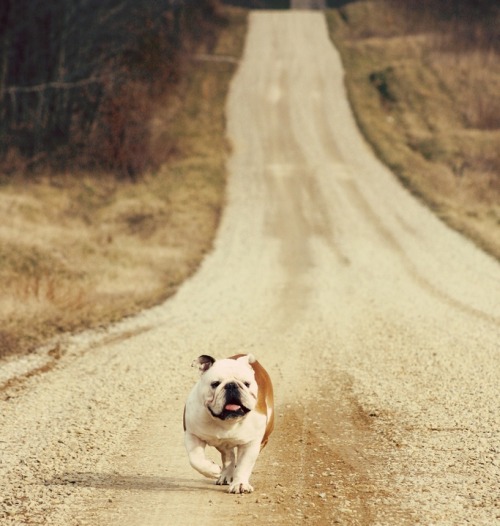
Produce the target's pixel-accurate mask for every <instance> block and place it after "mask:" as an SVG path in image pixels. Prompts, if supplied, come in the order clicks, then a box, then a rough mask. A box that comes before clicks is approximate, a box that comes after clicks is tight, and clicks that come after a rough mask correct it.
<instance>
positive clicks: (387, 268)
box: [0, 11, 500, 526]
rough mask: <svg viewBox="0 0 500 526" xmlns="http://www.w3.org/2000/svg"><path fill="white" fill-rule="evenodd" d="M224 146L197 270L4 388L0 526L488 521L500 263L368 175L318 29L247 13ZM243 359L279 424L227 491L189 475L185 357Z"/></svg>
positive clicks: (496, 471)
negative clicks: (218, 220) (223, 200)
mask: <svg viewBox="0 0 500 526" xmlns="http://www.w3.org/2000/svg"><path fill="white" fill-rule="evenodd" d="M228 133H229V136H230V138H231V140H232V141H233V144H234V153H233V155H232V158H231V161H230V166H229V168H230V171H231V179H230V184H229V189H228V203H227V208H226V211H225V214H224V217H223V220H222V224H221V227H220V231H219V234H218V238H217V241H216V246H215V248H214V251H213V252H212V253H211V255H210V256H209V257H208V258H207V259H206V260H205V262H204V264H203V265H202V267H201V269H200V270H199V272H198V273H197V274H196V275H195V276H194V277H193V278H192V279H191V280H190V281H188V282H187V283H185V285H184V286H183V287H182V288H181V290H180V291H179V293H178V294H177V295H176V296H175V297H174V298H173V299H172V300H170V301H168V302H166V303H165V304H164V305H162V306H160V307H158V308H156V309H153V310H151V311H148V312H145V313H144V314H142V315H141V316H139V317H137V318H134V319H131V320H128V321H125V322H123V323H121V324H119V325H117V326H115V327H111V328H110V329H109V330H107V331H103V332H101V333H91V334H87V335H80V336H79V337H75V338H71V339H69V340H68V341H67V342H66V343H64V344H63V345H62V346H61V348H60V349H54V350H53V352H52V353H51V356H52V357H53V362H50V363H48V364H45V365H44V362H43V360H42V358H40V360H42V361H41V362H40V364H39V371H38V372H37V373H36V374H28V375H25V376H24V377H21V378H19V379H17V380H16V379H13V380H10V381H9V382H6V384H5V385H4V388H3V390H2V391H1V392H0V394H1V402H0V403H1V414H0V455H1V456H0V499H1V500H0V522H1V524H2V525H13V524H15V525H18V524H43V525H57V526H72V525H92V526H98V525H106V526H107V525H121V526H123V525H126V526H135V525H141V526H155V525H181V526H182V525H197V524H204V525H212V524H225V523H227V522H228V521H230V523H231V524H235V525H243V524H245V525H246V524H252V523H253V524H279V525H286V524H301V523H304V524H318V525H324V524H345V525H368V524H370V525H371V524H390V525H403V524H425V525H430V524H440V525H441V524H443V525H445V524H450V525H451V524H453V525H456V524H465V523H470V524H474V525H483V524H484V525H491V524H494V523H495V522H497V523H499V522H500V510H499V494H498V491H499V488H500V461H499V455H498V454H499V448H500V441H499V428H500V426H499V424H500V423H499V411H498V395H499V390H498V384H499V380H500V379H499V376H500V375H499V371H500V364H499V348H498V347H499V320H500V304H499V299H500V267H499V266H498V264H497V263H496V262H495V261H493V260H492V259H490V258H488V257H487V256H485V255H484V254H483V253H481V252H479V251H478V250H476V249H475V248H474V247H473V246H472V245H471V244H470V243H468V242H467V241H466V240H464V239H462V238H461V237H460V236H458V235H457V234H455V233H454V232H452V231H450V230H449V229H447V228H446V227H444V226H443V225H442V224H441V223H440V222H439V221H438V220H437V219H436V218H435V217H434V216H433V215H432V214H431V213H430V212H429V211H428V210H427V209H425V208H424V207H423V206H421V205H420V204H419V203H418V202H416V201H415V200H414V199H413V198H412V197H410V196H409V195H408V194H407V193H406V191H404V190H403V189H402V188H400V186H399V185H398V183H397V182H396V181H395V178H394V177H393V176H392V175H391V174H390V173H389V172H388V171H387V170H386V169H385V168H384V167H382V166H381V165H380V164H379V163H378V162H377V161H376V159H375V158H374V156H373V154H372V153H371V152H370V150H369V148H368V147H367V146H366V145H365V143H364V142H363V140H362V138H361V137H360V134H359V132H358V131H357V129H356V126H355V123H354V121H353V118H352V115H351V113H350V110H349V107H348V103H347V100H346V95H345V93H344V88H343V83H342V68H341V65H340V62H339V58H338V55H337V53H336V51H335V50H334V48H333V47H332V45H331V43H330V42H329V40H328V37H327V32H326V26H325V22H324V18H323V16H322V14H321V13H319V12H305V11H304V12H287V13H283V12H282V13H274V12H257V13H254V14H252V16H251V24H250V31H249V34H248V37H247V46H246V50H245V55H244V59H243V61H242V63H241V66H240V68H239V71H238V73H237V76H236V78H235V79H234V82H233V85H232V89H231V93H230V98H229V101H228ZM138 286H140V284H138ZM246 351H251V352H252V353H254V354H255V355H257V357H258V358H259V359H260V361H261V362H262V363H263V364H264V365H265V366H266V368H267V369H268V370H269V372H270V373H271V375H272V377H273V379H274V383H275V390H276V398H277V424H276V430H275V433H274V435H273V436H272V437H271V441H270V444H269V445H268V447H267V448H266V449H265V450H264V451H263V453H262V455H261V456H260V458H259V460H258V464H257V466H256V470H255V472H254V475H253V478H252V483H253V485H254V487H255V489H256V491H255V492H254V493H253V494H251V495H243V496H230V495H227V494H225V492H224V488H222V487H218V486H215V485H213V484H212V482H211V481H208V480H204V479H203V478H202V477H201V476H200V475H199V474H198V473H197V472H195V471H193V470H192V469H191V468H190V467H189V465H188V461H187V458H186V455H185V452H184V449H183V442H182V410H183V404H184V399H185V397H186V395H187V393H188V391H189V389H190V387H191V385H192V384H193V382H194V381H195V380H196V378H197V372H196V371H195V370H194V369H191V368H190V363H191V361H192V360H193V359H194V358H195V357H197V356H198V355H199V354H202V353H208V354H212V355H214V356H217V357H223V356H227V355H229V354H232V353H235V352H246ZM61 352H62V356H61V357H60V358H59V359H56V358H57V355H58V353H59V354H60V353H61ZM22 366H23V364H17V363H7V364H4V365H3V367H2V374H3V377H4V379H5V378H6V375H8V374H9V371H12V370H13V371H15V370H16V367H22ZM18 370H19V369H18Z"/></svg>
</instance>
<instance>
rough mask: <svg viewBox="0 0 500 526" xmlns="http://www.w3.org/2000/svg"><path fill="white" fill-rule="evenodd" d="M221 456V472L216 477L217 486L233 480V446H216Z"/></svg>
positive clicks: (234, 457) (234, 460)
mask: <svg viewBox="0 0 500 526" xmlns="http://www.w3.org/2000/svg"><path fill="white" fill-rule="evenodd" d="M217 451H219V453H220V454H221V458H222V472H221V474H220V477H219V478H218V479H217V482H216V484H218V485H219V486H223V485H227V484H230V483H231V482H232V481H233V474H234V468H235V467H236V454H235V450H234V447H231V448H226V449H224V448H217Z"/></svg>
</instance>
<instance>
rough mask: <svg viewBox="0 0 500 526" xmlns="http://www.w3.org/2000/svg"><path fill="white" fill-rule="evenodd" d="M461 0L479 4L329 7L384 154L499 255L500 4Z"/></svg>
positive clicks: (442, 211) (354, 92)
mask: <svg viewBox="0 0 500 526" xmlns="http://www.w3.org/2000/svg"><path fill="white" fill-rule="evenodd" d="M455 4H456V5H459V6H462V7H463V8H464V9H465V8H467V6H470V5H471V3H468V2H458V3H457V2H455V3H453V2H449V1H447V0H441V2H435V3H434V5H433V3H432V2H414V1H412V0H406V1H404V2H390V1H385V2H375V1H363V2H354V3H352V4H348V5H346V6H344V7H343V8H341V9H339V10H332V11H330V12H329V14H328V23H329V27H330V33H331V36H332V39H333V40H334V41H335V43H336V44H337V46H338V47H339V49H340V52H341V55H342V60H343V62H344V67H345V69H346V85H347V90H348V94H349V98H350V101H351V104H352V106H353V110H354V112H355V115H356V119H357V121H358V124H359V126H360V127H361V129H362V131H363V133H364V135H365V137H366V138H367V140H368V141H369V142H370V144H371V145H372V147H373V149H374V150H375V152H376V153H377V155H378V156H379V157H380V158H381V160H382V161H383V162H384V163H386V164H387V165H388V166H390V168H391V169H392V170H393V172H394V173H395V174H396V175H397V176H398V177H399V178H400V180H401V181H402V182H403V184H404V185H405V186H407V187H408V188H409V190H410V191H411V192H413V193H414V194H415V195H417V196H418V197H419V198H421V199H422V200H423V201H425V202H426V203H427V204H428V206H430V207H431V208H432V209H433V210H434V211H435V212H436V213H437V214H438V215H439V216H440V217H441V218H442V219H443V220H444V221H445V222H447V223H448V224H449V225H450V226H452V227H453V228H455V229H456V230H458V231H460V232H462V233H464V234H465V235H466V236H468V237H469V238H470V239H472V240H473V241H474V242H475V243H476V244H477V245H479V246H480V247H482V248H483V249H485V250H486V251H488V252H490V253H491V254H492V255H493V256H494V257H496V258H497V259H498V258H500V236H499V225H500V101H499V98H498V93H499V92H500V48H499V45H498V42H499V40H498V27H499V25H498V17H499V10H498V9H495V8H494V7H490V4H491V2H479V3H477V5H478V6H479V7H478V10H477V11H474V10H471V11H464V12H463V13H462V14H461V15H460V16H459V15H457V14H456V13H455V12H452V11H451V9H452V7H453V6H455ZM440 9H441V10H440ZM447 9H448V11H447ZM489 10H491V12H490V11H489ZM445 15H446V16H445Z"/></svg>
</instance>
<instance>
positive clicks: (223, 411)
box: [193, 354, 258, 420]
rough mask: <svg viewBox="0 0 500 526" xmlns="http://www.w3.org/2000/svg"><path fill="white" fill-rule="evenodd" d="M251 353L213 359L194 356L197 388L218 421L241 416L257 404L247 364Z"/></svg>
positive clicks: (249, 361)
mask: <svg viewBox="0 0 500 526" xmlns="http://www.w3.org/2000/svg"><path fill="white" fill-rule="evenodd" d="M253 362H255V358H254V357H253V355H251V354H246V355H243V356H241V357H239V358H236V359H233V358H227V359H223V360H215V359H214V358H212V357H211V356H207V355H203V356H200V357H198V358H197V359H196V360H195V361H194V362H193V365H196V366H197V367H198V368H199V369H200V371H201V378H200V381H199V387H200V389H201V394H202V397H203V400H204V403H205V406H206V407H207V409H208V411H209V412H210V413H211V414H212V416H213V417H214V418H219V419H221V420H229V419H239V418H244V417H245V415H246V414H247V413H249V412H250V411H252V410H253V409H254V408H255V406H256V404H257V391H258V387H257V383H256V381H255V373H254V370H253V368H252V366H251V365H250V364H252V363H253Z"/></svg>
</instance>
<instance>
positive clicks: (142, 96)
mask: <svg viewBox="0 0 500 526" xmlns="http://www.w3.org/2000/svg"><path fill="white" fill-rule="evenodd" d="M219 7H220V6H219V3H218V0H51V1H50V2H47V1H46V0H2V2H0V163H1V162H2V160H3V161H4V166H5V161H6V159H8V158H9V157H12V156H17V157H22V158H23V159H27V160H28V162H29V163H32V164H37V163H40V162H49V161H50V163H51V164H54V163H55V164H58V165H61V166H64V165H65V164H67V163H68V162H72V163H74V162H78V163H79V164H80V165H83V166H86V167H94V166H97V167H99V168H104V169H110V170H114V171H117V172H119V173H120V174H123V175H128V176H134V175H135V174H137V173H139V172H141V171H142V170H143V169H144V168H145V166H146V165H147V163H148V155H147V151H148V141H149V129H148V116H149V114H150V112H151V111H152V101H153V100H154V99H155V97H157V96H159V95H160V94H161V93H162V92H164V91H165V89H166V87H168V86H169V85H172V84H173V83H175V82H177V81H178V79H179V76H180V74H181V65H182V59H183V56H185V55H186V53H189V52H190V50H192V49H193V48H194V47H196V46H199V45H200V44H204V45H206V46H210V45H213V43H214V41H215V38H216V37H215V35H216V32H217V28H218V27H219V26H220V25H221V24H222V23H224V19H223V17H222V16H221V14H220V9H219Z"/></svg>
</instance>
